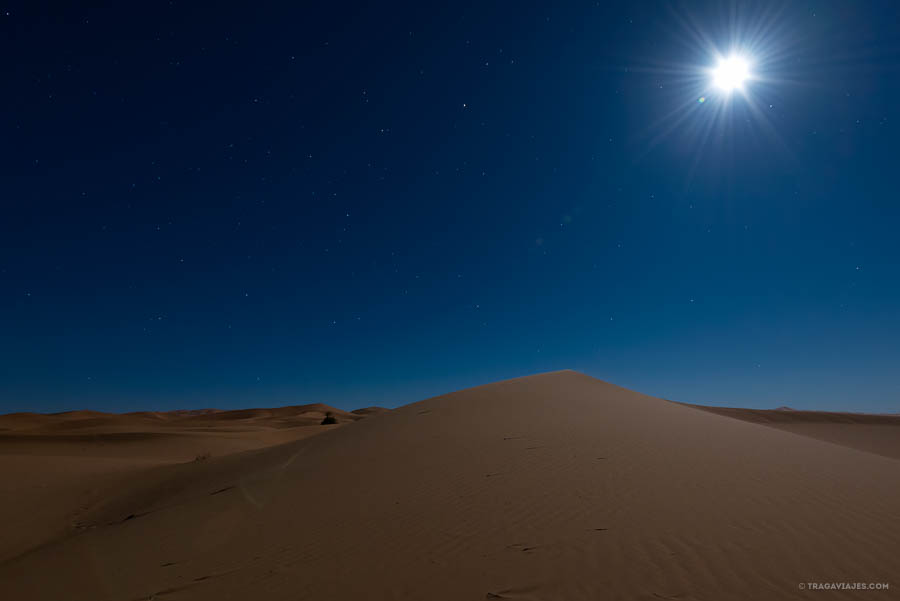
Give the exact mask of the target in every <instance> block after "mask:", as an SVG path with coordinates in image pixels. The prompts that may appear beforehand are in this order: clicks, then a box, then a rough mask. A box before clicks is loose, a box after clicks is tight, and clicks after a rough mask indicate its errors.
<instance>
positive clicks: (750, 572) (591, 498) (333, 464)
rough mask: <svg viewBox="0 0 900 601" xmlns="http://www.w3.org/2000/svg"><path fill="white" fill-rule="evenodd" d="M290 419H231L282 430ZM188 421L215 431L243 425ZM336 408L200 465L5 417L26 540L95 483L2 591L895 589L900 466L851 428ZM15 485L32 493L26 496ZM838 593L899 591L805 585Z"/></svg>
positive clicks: (589, 414)
mask: <svg viewBox="0 0 900 601" xmlns="http://www.w3.org/2000/svg"><path fill="white" fill-rule="evenodd" d="M270 411H272V412H274V413H277V411H278V410H270ZM274 413H273V414H272V415H268V416H267V417H264V418H263V417H258V416H252V415H251V416H248V417H242V418H240V419H237V420H235V421H236V422H238V423H239V422H241V420H248V421H254V420H257V421H261V420H262V421H264V420H265V419H274V420H283V419H287V418H286V417H285V416H280V417H276V416H275V415H274ZM350 415H355V416H356V417H357V418H359V417H360V414H350ZM138 417H139V418H140V419H145V420H151V419H155V418H154V417H153V416H151V415H143V416H138ZM188 417H189V418H190V419H196V420H198V423H199V422H203V424H204V425H202V426H198V427H199V428H205V429H206V430H201V431H202V432H206V435H208V436H212V434H210V432H213V431H217V429H218V428H219V427H222V428H226V427H227V426H225V425H224V424H225V423H226V422H228V420H227V419H222V420H217V419H216V416H215V415H214V414H213V415H205V416H188ZM342 417H344V418H345V419H346V420H347V421H346V422H345V423H344V424H341V425H338V426H335V427H328V426H325V427H322V426H317V427H315V428H316V431H317V432H319V434H318V435H315V436H307V437H305V438H300V439H298V440H292V441H290V442H283V443H282V444H274V443H275V442H276V441H275V440H274V439H269V438H268V437H269V436H270V434H271V433H272V432H277V430H278V429H277V428H271V431H270V432H262V433H256V434H254V435H253V436H251V437H250V438H251V439H252V440H254V442H252V444H251V443H248V442H247V441H246V440H244V439H242V438H241V437H240V436H239V435H238V434H237V433H235V432H233V431H228V430H226V431H225V432H226V434H223V435H222V438H224V439H225V440H226V442H222V441H221V440H218V439H217V441H216V443H215V444H216V445H220V444H221V445H222V446H215V448H216V449H217V452H214V453H213V456H212V457H211V458H209V459H206V460H201V461H192V460H190V459H189V455H190V454H191V453H194V452H195V451H196V449H197V448H199V447H193V448H191V450H190V451H188V448H187V446H185V447H184V448H183V450H179V451H178V452H177V453H174V455H172V456H171V457H169V459H166V460H164V459H159V458H157V459H154V453H157V452H158V453H160V454H162V456H165V453H166V452H167V451H165V449H166V448H168V447H169V446H170V445H169V442H170V441H168V439H165V438H163V439H153V440H142V441H135V440H129V441H128V442H125V443H123V444H124V445H125V448H126V449H127V452H123V453H121V454H118V453H117V452H116V449H117V448H118V447H117V445H118V443H113V442H112V440H107V441H106V442H105V443H104V444H106V446H107V447H108V448H109V451H110V452H108V453H105V454H104V453H101V452H100V451H99V450H97V449H94V450H93V451H90V452H89V451H88V450H85V449H84V448H81V447H79V445H84V444H86V443H85V442H84V441H83V440H79V441H78V442H75V441H73V440H67V441H66V442H64V443H54V442H50V441H49V440H45V441H40V440H38V439H34V440H30V441H29V440H23V439H22V436H23V435H22V432H21V429H17V428H13V427H11V426H9V425H8V424H7V421H8V418H3V420H2V421H0V427H2V428H9V429H8V430H6V431H3V432H0V438H2V437H7V436H12V437H13V439H12V441H7V442H2V441H0V449H3V452H4V455H3V461H4V462H3V463H2V464H0V468H2V475H3V482H4V487H5V488H4V491H3V492H4V496H3V503H4V505H3V507H2V508H0V509H2V511H3V515H4V523H13V531H16V532H18V531H19V530H20V528H19V527H18V526H16V525H15V523H16V522H18V520H20V519H27V520H28V521H29V522H36V520H35V519H32V518H31V517H29V516H30V515H31V513H32V512H33V511H37V512H38V513H40V514H41V515H42V516H45V519H47V520H51V521H52V520H54V519H57V520H58V519H59V516H60V515H61V514H62V513H64V512H65V511H67V510H69V509H70V508H71V507H72V503H73V501H72V499H71V498H70V497H68V496H67V495H63V494H60V493H59V492H58V491H60V490H67V487H73V486H75V487H76V488H77V486H82V487H83V486H84V484H83V480H86V481H89V482H93V484H92V486H93V489H92V490H93V492H92V493H90V494H88V495H87V497H86V498H85V500H84V501H83V502H82V503H81V504H80V505H79V506H78V512H77V518H76V519H74V520H71V522H72V523H69V524H67V525H65V527H63V528H62V529H56V528H44V529H43V530H41V529H40V528H39V527H38V526H36V525H34V524H32V526H29V527H34V528H37V530H39V531H40V532H41V534H40V536H37V535H36V536H34V537H33V538H31V539H29V538H28V536H26V534H27V532H28V530H27V528H26V531H25V534H23V533H21V532H20V533H19V534H20V535H21V536H19V538H17V539H16V540H17V541H18V542H17V543H16V545H13V546H10V545H9V544H8V541H7V540H6V538H5V537H4V547H5V548H6V551H5V552H6V556H5V557H4V558H3V559H2V561H0V591H2V592H0V596H2V597H3V598H9V599H66V600H78V599H85V600H88V599H89V600H101V599H122V600H138V599H155V600H163V601H170V600H171V601H174V600H182V599H200V600H205V599H210V600H212V599H216V600H221V599H278V600H280V599H284V600H287V599H292V600H295V599H317V600H318V599H428V600H431V599H438V600H442V599H447V600H451V599H452V600H463V599H479V600H480V599H533V600H537V599H545V600H560V599H573V600H574V599H585V600H587V599H591V600H596V599H709V600H720V599H824V598H828V599H894V598H900V594H898V591H900V579H898V576H897V575H898V574H900V519H898V518H900V477H898V476H900V469H898V468H900V463H898V460H897V459H896V458H892V457H889V456H885V454H884V453H882V454H877V453H875V452H870V451H869V450H861V449H860V448H854V446H853V445H846V444H836V442H838V438H839V437H838V438H835V439H833V440H830V441H824V440H818V439H816V438H813V437H811V436H808V435H798V434H796V433H793V432H790V431H786V430H785V429H782V428H776V427H771V426H770V425H766V424H760V423H753V422H752V421H748V420H746V419H734V418H733V417H730V416H728V415H721V414H717V413H713V412H709V411H704V410H698V409H697V408H694V407H690V406H685V405H681V404H677V403H671V402H668V401H664V400H661V399H657V398H653V397H649V396H645V395H642V394H639V393H636V392H632V391H629V390H626V389H623V388H619V387H616V386H614V385H611V384H608V383H605V382H602V381H599V380H595V379H593V378H590V377H588V376H585V375H582V374H578V373H575V372H569V371H565V372H554V373H550V374H543V375H539V376H531V377H527V378H519V379H515V380H508V381H504V382H498V383H495V384H489V385H486V386H480V387H477V388H472V389H469V390H464V391H460V392H456V393H452V394H448V395H444V396H440V397H436V398H432V399H427V400H425V401H421V402H419V403H413V404H411V405H407V406H405V407H401V408H399V409H396V410H393V411H390V412H379V411H370V412H369V415H368V416H367V417H365V418H364V419H356V420H355V421H349V420H350V419H352V418H346V415H342ZM96 418H97V416H84V418H83V419H87V420H91V419H96ZM16 419H21V420H25V421H27V420H28V419H31V420H34V419H37V418H35V417H34V416H31V417H27V416H26V417H20V418H16ZM178 419H179V420H180V419H184V418H178ZM204 420H205V421H204ZM101 421H102V416H101ZM856 425H858V424H849V425H848V427H851V428H852V427H856ZM876 425H878V424H876ZM260 427H262V426H260ZM297 427H298V428H303V427H305V428H309V427H312V426H297ZM88 428H103V426H102V425H101V424H100V422H94V425H92V426H89V427H88ZM87 431H88V430H85V432H87ZM58 434H60V435H71V429H69V428H66V427H61V428H60V429H59V432H58ZM46 436H48V437H49V436H50V435H49V434H46ZM272 436H273V437H274V435H272ZM854 436H856V435H853V436H851V438H853V437H854ZM253 437H255V438H253ZM274 438H277V437H274ZM238 439H240V440H241V442H240V443H238V442H235V440H238ZM228 440H231V442H227V441H228ZM204 442H208V443H209V446H210V447H211V448H212V445H213V443H212V440H209V441H204ZM181 444H183V445H184V444H186V443H184V442H183V441H182V443H181ZM244 444H251V446H254V445H255V446H256V448H251V449H249V450H242V449H241V448H240V447H241V445H244ZM17 445H18V446H19V447H21V452H20V453H19V454H18V455H16V454H13V453H10V452H9V450H10V449H16V448H17ZM29 445H30V446H29ZM44 445H46V446H47V447H53V448H52V449H51V450H52V453H51V452H50V451H47V452H46V454H44V455H42V454H41V449H43V448H45V447H44ZM227 445H234V450H233V451H232V452H226V448H225V447H226V446H227ZM87 446H90V445H87ZM75 449H81V450H80V451H79V452H75ZM70 450H71V451H72V452H71V453H70V452H69V451H70ZM79 453H80V454H79ZM175 455H177V456H178V460H177V461H172V460H171V459H172V457H174V456H175ZM51 457H52V458H54V459H53V460H50V461H49V462H48V463H46V464H41V465H42V466H43V467H35V468H34V471H33V472H30V470H29V467H28V462H29V461H33V462H41V461H43V459H42V458H51ZM103 462H109V464H108V465H107V464H106V463H103ZM129 462H131V463H129ZM23 466H24V467H23ZM129 466H130V467H129ZM51 468H52V469H51ZM76 481H77V482H78V483H80V484H77V486H76V483H75V482H76ZM41 486H45V488H41ZM20 494H24V495H25V496H27V497H28V498H29V502H28V503H24V504H23V503H21V502H18V505H16V501H14V499H15V498H16V497H17V496H18V495H20ZM11 499H13V502H12V505H10V500H11ZM10 507H12V509H10ZM67 508H69V509H67ZM29 542H30V543H31V544H29ZM22 549H24V550H22ZM844 581H848V582H865V583H870V582H872V583H888V584H889V585H890V587H891V588H890V589H889V590H887V591H885V590H880V591H879V590H872V591H815V590H813V591H809V590H802V589H801V586H800V585H801V584H803V585H805V584H806V583H809V582H813V583H818V582H844Z"/></svg>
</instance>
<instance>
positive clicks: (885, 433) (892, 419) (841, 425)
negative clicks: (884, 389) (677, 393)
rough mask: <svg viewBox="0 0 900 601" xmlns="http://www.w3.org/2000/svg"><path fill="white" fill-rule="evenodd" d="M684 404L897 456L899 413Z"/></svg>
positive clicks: (853, 447)
mask: <svg viewBox="0 0 900 601" xmlns="http://www.w3.org/2000/svg"><path fill="white" fill-rule="evenodd" d="M687 406H688V407H693V408H695V409H701V410H703V411H708V412H710V413H715V414H717V415H725V416H727V417H732V418H735V419H740V420H744V421H747V422H753V423H757V424H763V425H766V426H770V427H772V428H777V429H779V430H784V431H786V432H793V433H794V434H801V435H803V436H809V437H811V438H816V439H818V440H825V441H828V442H831V443H834V444H839V445H842V446H845V447H850V448H852V449H859V450H861V451H867V452H869V453H876V454H878V455H884V456H885V457H893V458H894V459H900V415H876V414H866V413H835V412H829V411H796V410H793V409H740V408H733V407H707V406H704V405H687Z"/></svg>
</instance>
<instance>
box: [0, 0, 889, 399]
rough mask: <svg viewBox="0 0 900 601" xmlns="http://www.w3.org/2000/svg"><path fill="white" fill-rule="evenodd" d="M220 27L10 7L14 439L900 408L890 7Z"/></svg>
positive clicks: (7, 391)
mask: <svg viewBox="0 0 900 601" xmlns="http://www.w3.org/2000/svg"><path fill="white" fill-rule="evenodd" d="M79 4H82V5H87V4H91V5H92V6H91V7H86V6H78V5H79ZM104 4H105V5H104ZM201 4H202V3H196V2H186V1H185V2H168V3H166V2H134V3H132V2H109V3H61V4H59V5H52V4H47V3H41V2H13V3H6V4H5V5H3V6H2V7H0V39H2V55H3V61H2V69H3V79H2V81H3V86H2V94H0V103H2V111H0V136H2V138H0V139H2V144H0V152H2V160H0V178H2V180H0V181H2V183H0V203H2V218H0V365H2V367H0V412H8V411H61V410H68V409H80V408H90V409H97V410H114V411H129V410H137V409H174V408H187V407H209V406H213V407H221V408H232V407H246V406H273V405H286V404H298V403H306V402H326V403H329V404H333V405H335V406H338V407H341V408H355V407H360V406H367V405H374V404H379V405H384V406H389V407H392V406H397V405H399V404H404V403H408V402H412V401H415V400H419V399H421V398H424V397H427V396H432V395H436V394H441V393H445V392H449V391H452V390H457V389H460V388H464V387H468V386H473V385H477V384H483V383H486V382H490V381H494V380H499V379H504V378H509V377H515V376H521V375H527V374H531V373H536V372H542V371H549V370H556V369H564V368H572V369H577V370H580V371H584V372H586V373H588V374H590V375H592V376H595V377H598V378H602V379H604V380H609V381H611V382H614V383H616V384H619V385H621V386H626V387H629V388H633V389H636V390H639V391H641V392H646V393H648V394H653V395H656V396H661V397H664V398H668V399H673V400H680V401H688V402H695V403H706V404H720V405H740V406H750V407H775V406H779V405H790V406H792V407H796V408H806V409H843V410H855V411H881V412H897V411H900V378H898V375H900V368H898V367H900V235H898V228H900V194H898V192H897V184H898V175H900V151H898V144H897V142H898V138H900V128H898V125H900V114H898V109H900V29H898V26H900V25H898V24H900V3H898V2H896V1H894V0H885V1H883V2H876V1H872V2H866V1H862V0H847V1H834V2H828V1H824V0H823V1H797V2H779V3H766V2H747V3H739V4H737V5H733V4H730V3H727V2H710V3H703V2H682V3H678V2H617V3H613V2H599V3H596V2H594V3H591V2H556V3H550V2H546V3H534V2H509V3H483V2H453V3H441V4H436V3H425V2H411V3H408V4H401V3H361V4H350V3H347V4H340V3H330V4H329V3H320V2H316V3H312V2H310V3H306V4H304V3H273V4H271V5H270V4H267V3H264V2H254V3H246V4H242V5H236V4H230V3H206V4H205V6H201ZM226 4H227V5H226ZM429 4H435V5H433V6H429ZM731 52H737V53H740V54H741V55H743V56H746V57H747V58H748V60H749V61H750V66H751V74H752V77H751V79H749V80H748V81H747V82H746V83H745V86H744V89H743V91H741V90H735V91H734V92H732V93H731V94H728V93H726V92H724V91H722V90H718V89H714V88H712V87H711V75H710V72H709V69H711V68H712V67H714V66H715V65H716V63H717V53H720V54H722V55H728V54H729V53H731ZM701 99H702V101H701Z"/></svg>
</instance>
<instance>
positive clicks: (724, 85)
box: [712, 56, 750, 92]
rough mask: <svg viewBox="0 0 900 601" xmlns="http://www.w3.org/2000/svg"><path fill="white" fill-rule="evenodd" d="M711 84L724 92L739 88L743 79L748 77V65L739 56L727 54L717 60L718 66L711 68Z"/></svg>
mask: <svg viewBox="0 0 900 601" xmlns="http://www.w3.org/2000/svg"><path fill="white" fill-rule="evenodd" d="M712 75H713V84H714V85H715V86H716V87H717V88H719V89H720V90H723V91H725V92H731V91H732V90H735V89H737V90H740V89H743V87H744V81H746V80H747V78H749V77H750V65H749V64H747V61H746V60H744V59H743V58H741V57H739V56H729V57H728V58H722V59H720V60H719V66H717V67H716V68H715V69H713V72H712Z"/></svg>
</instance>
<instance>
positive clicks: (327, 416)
mask: <svg viewBox="0 0 900 601" xmlns="http://www.w3.org/2000/svg"><path fill="white" fill-rule="evenodd" d="M336 423H337V419H335V417H334V415H332V413H331V411H329V412H328V413H326V414H325V419H323V420H322V425H323V426H327V425H329V424H336Z"/></svg>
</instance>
